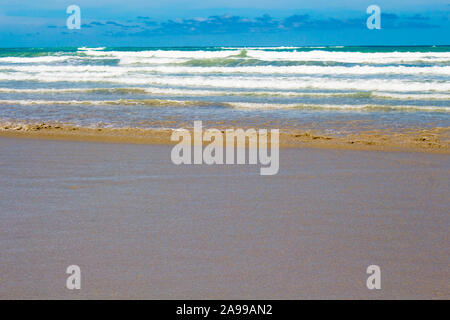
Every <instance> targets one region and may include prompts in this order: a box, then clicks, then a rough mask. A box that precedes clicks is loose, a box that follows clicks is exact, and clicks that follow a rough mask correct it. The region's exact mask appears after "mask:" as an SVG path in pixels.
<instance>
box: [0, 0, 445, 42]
mask: <svg viewBox="0 0 450 320" xmlns="http://www.w3.org/2000/svg"><path fill="white" fill-rule="evenodd" d="M72 4H75V5H78V6H79V7H80V8H81V29H80V30H69V29H68V28H67V26H66V20H67V18H68V16H69V15H68V14H67V13H66V8H67V7H68V6H69V5H72ZM372 4H376V5H378V6H379V7H380V8H381V12H382V16H381V27H382V29H381V30H368V29H367V27H366V20H367V18H368V17H369V14H367V13H366V9H367V7H368V6H369V5H372ZM449 12H450V0H388V1H385V0H371V1H361V0H336V1H331V0H314V1H311V0H309V1H304V0H296V1H294V0H277V1H273V0H208V1H205V0H190V1H185V0H164V1H154V0H127V1H123V0H120V1H119V0H109V1H105V0H96V1H92V0H70V1H65V0H62V1H61V0H59V1H58V0H40V1H29V0H11V1H9V0H0V46H1V47H17V46H33V47H36V46H39V47H48V46H208V45H211V46H214V45H219V46H220V45H224V46H226V45H227V46H235V45H236V46H238V45H248V46H254V45H261V46H278V45H292V46H301V45H425V44H432V45H439V44H440V45H442V44H450V41H449V39H450V37H449V34H450V18H449Z"/></svg>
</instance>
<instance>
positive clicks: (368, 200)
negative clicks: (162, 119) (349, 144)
mask: <svg viewBox="0 0 450 320" xmlns="http://www.w3.org/2000/svg"><path fill="white" fill-rule="evenodd" d="M0 150H1V152H0V163H1V166H0V172H1V177H2V180H3V181H2V186H3V188H2V193H1V194H0V202H1V203H2V214H1V220H2V223H1V224H0V229H1V230H0V252H1V255H0V298H2V299H17V298H18V299H24V298H31V299H46V298H51V299H57V298H63V299H78V298H89V299H94V298H101V299H103V298H106V299H109V298H155V299H222V298H224V299H281V298H285V299H305V298H322V299H323V298H339V299H349V298H363V299H372V298H377V299H379V298H386V299H391V298H394V299H397V298H406V299H411V298H425V299H428V298H440V299H448V298H450V295H449V292H450V290H449V289H450V288H449V286H448V278H449V272H448V256H449V252H448V226H449V222H450V221H449V216H448V208H449V198H448V195H449V185H448V181H449V169H450V164H449V161H448V155H442V154H432V153H402V152H396V153H389V152H368V151H354V150H353V151H350V150H325V149H306V148H302V149H295V148H294V149H289V148H288V149H281V150H280V172H279V174H278V175H276V176H271V177H264V176H260V175H259V170H258V168H257V166H250V165H240V166H206V165H198V166H194V165H192V166H175V165H173V164H172V162H171V161H170V150H171V147H170V146H166V145H139V144H111V143H93V142H90V143H88V142H74V141H50V140H28V139H14V138H0ZM74 264H75V265H79V266H80V268H81V273H82V284H81V290H74V291H70V290H68V289H66V286H65V285H66V279H67V277H68V275H67V274H66V273H65V272H66V268H67V267H68V266H69V265H74ZM373 264H375V265H379V266H380V267H381V272H382V276H381V277H382V278H381V279H382V280H381V286H382V288H381V290H368V289H367V287H366V279H367V277H368V275H367V274H366V268H367V267H368V266H369V265H373Z"/></svg>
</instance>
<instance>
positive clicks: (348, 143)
mask: <svg viewBox="0 0 450 320" xmlns="http://www.w3.org/2000/svg"><path fill="white" fill-rule="evenodd" d="M190 126H192V124H184V125H182V124H181V125H179V126H177V127H176V128H188V130H191V131H192V129H189V128H190ZM213 127H214V128H217V129H219V130H222V132H224V130H225V129H238V128H244V129H246V127H245V126H244V127H233V126H226V125H225V126H224V125H223V124H222V125H217V126H213ZM260 128H269V127H265V126H261V127H260ZM172 132H173V129H143V128H88V127H74V126H68V125H62V124H46V123H42V124H30V125H24V124H15V125H11V124H7V125H5V124H1V125H0V137H13V138H27V139H50V140H66V141H67V140H68V141H90V142H116V143H127V144H130V143H133V144H156V145H161V144H166V145H170V144H175V142H173V141H171V139H170V137H171V135H172ZM191 135H192V134H191ZM279 146H280V147H281V148H305V147H308V148H321V149H342V150H367V151H400V152H427V153H440V154H447V155H448V154H450V128H448V127H435V128H430V129H424V128H422V129H417V128H416V129H412V128H410V129H408V130H402V131H401V132H399V131H395V130H393V129H392V130H389V129H384V130H370V131H367V130H366V131H362V130H361V131H358V132H355V133H348V134H344V135H336V134H334V135H332V134H330V133H325V132H322V131H320V130H299V129H297V128H295V127H289V126H283V127H281V129H280V137H279Z"/></svg>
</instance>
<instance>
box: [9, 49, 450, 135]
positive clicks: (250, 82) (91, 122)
mask: <svg viewBox="0 0 450 320" xmlns="http://www.w3.org/2000/svg"><path fill="white" fill-rule="evenodd" d="M449 111H450V47H445V46H442V47H439V46H438V47H323V48H308V47H301V48H225V47H208V48H206V47H205V48H59V49H58V48H55V49H51V50H50V49H36V48H29V49H0V120H1V121H2V122H14V123H17V122H61V123H67V124H72V125H79V126H90V127H142V128H149V127H151V128H154V127H161V126H163V127H178V126H180V125H182V124H183V125H184V124H185V123H192V121H193V120H203V121H210V125H214V123H215V122H225V123H228V124H231V123H233V124H237V125H242V126H253V125H254V126H263V125H267V126H277V127H286V126H297V127H302V128H317V129H322V130H330V131H334V132H338V133H346V132H348V131H352V130H361V129H380V128H381V129H382V128H394V129H402V128H410V127H415V128H417V127H419V128H429V127H436V126H443V127H447V126H449V124H450V115H449ZM161 121H162V122H161ZM355 123H357V125H355Z"/></svg>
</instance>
